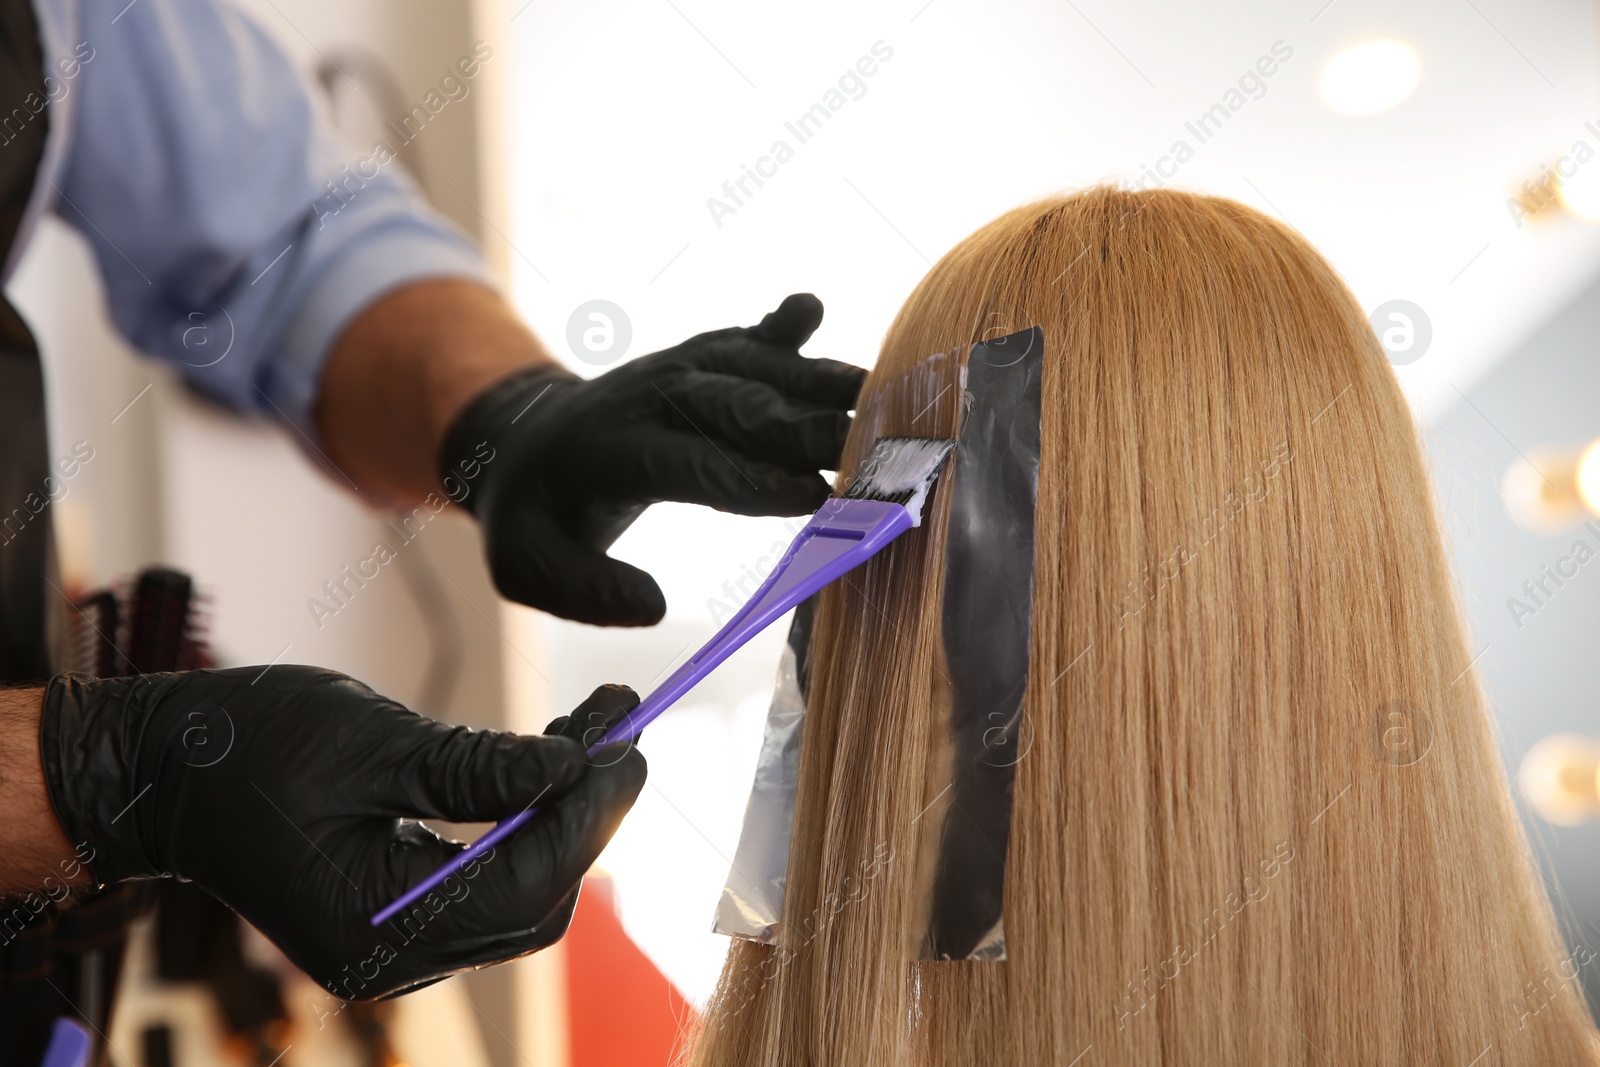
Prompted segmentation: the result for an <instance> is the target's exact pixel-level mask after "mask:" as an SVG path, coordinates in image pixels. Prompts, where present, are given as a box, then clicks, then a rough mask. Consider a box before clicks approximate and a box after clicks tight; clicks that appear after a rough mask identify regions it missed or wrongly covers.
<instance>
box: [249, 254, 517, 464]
mask: <svg viewBox="0 0 1600 1067" xmlns="http://www.w3.org/2000/svg"><path fill="white" fill-rule="evenodd" d="M424 278H468V279H471V280H473V281H478V282H482V283H483V284H484V285H488V286H491V287H493V285H494V282H493V280H492V279H491V278H490V276H489V270H488V267H487V266H486V265H485V264H484V262H483V257H482V256H481V255H480V254H479V253H478V251H477V249H476V248H474V247H473V246H472V245H471V244H470V243H468V242H467V241H466V239H465V238H462V239H459V240H453V239H452V238H451V237H447V236H445V235H444V234H441V233H439V232H438V231H428V232H419V231H414V230H413V231H407V230H400V231H396V232H390V233H385V234H374V235H372V236H370V237H368V238H366V239H365V240H362V241H361V242H359V243H358V244H356V245H354V246H353V247H351V248H350V249H348V250H347V251H345V252H344V253H343V254H341V255H339V256H338V257H336V258H335V259H334V260H333V261H332V262H330V263H328V264H326V265H325V266H324V268H323V270H322V272H321V276H320V277H319V278H318V279H317V280H316V282H315V283H314V285H313V286H312V288H311V291H310V293H309V294H308V295H307V296H306V298H305V300H304V301H303V302H302V303H301V305H300V310H299V311H298V312H297V313H296V314H295V317H294V319H293V320H292V321H291V322H290V323H289V326H288V329H287V330H286V331H285V333H284V336H283V342H282V349H281V351H282V353H283V358H282V359H281V360H280V361H279V362H277V363H276V364H275V365H274V366H273V367H272V368H271V374H270V378H269V381H268V382H267V383H266V384H265V386H264V390H263V391H264V392H265V393H266V395H267V396H268V397H269V399H270V400H271V401H272V404H273V406H274V407H276V408H277V411H278V414H279V415H281V416H282V417H283V418H285V419H287V420H288V422H289V423H290V424H291V425H292V426H293V427H294V428H295V429H297V430H299V431H300V433H301V434H302V435H303V436H304V438H305V440H306V441H307V442H308V443H310V444H311V446H312V448H314V449H315V450H316V451H317V452H318V453H321V451H322V439H321V436H320V434H318V432H317V428H316V425H315V423H314V421H313V419H312V414H311V408H312V405H313V404H314V403H315V402H316V398H317V391H318V389H319V387H320V384H321V381H322V367H323V364H324V363H326V362H327V359H328V355H329V353H330V352H331V351H332V349H333V344H334V342H335V341H337V340H338V338H339V335H340V334H341V333H342V332H343V331H344V328H345V327H346V326H348V325H349V324H350V322H351V320H352V319H354V318H355V317H356V316H357V315H358V314H360V312H361V311H363V310H364V309H365V308H366V307H367V306H368V305H369V304H371V303H372V302H373V301H375V300H377V299H378V298H379V297H381V296H384V295H385V294H387V293H389V292H390V291H392V290H394V289H398V288H400V287H401V286H403V285H406V284H408V283H410V282H415V281H421V280H422V279H424ZM320 458H321V459H322V461H323V462H324V463H327V462H330V461H328V460H327V458H326V456H322V457H320Z"/></svg>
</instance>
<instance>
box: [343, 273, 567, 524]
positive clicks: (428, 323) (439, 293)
mask: <svg viewBox="0 0 1600 1067" xmlns="http://www.w3.org/2000/svg"><path fill="white" fill-rule="evenodd" d="M553 365H554V360H553V359H552V358H551V356H550V354H549V352H547V351H546V350H545V348H544V346H543V345H542V344H541V343H540V341H539V339H538V338H537V337H535V336H534V334H533V333H532V331H530V330H529V329H528V328H527V326H525V325H524V324H523V323H522V321H521V320H520V319H519V318H518V317H517V315H516V313H515V312H514V311H513V310H512V309H511V307H510V306H509V305H508V304H507V303H506V302H505V300H504V298H502V297H501V296H500V294H499V293H497V292H495V291H494V290H493V289H490V288H488V287H487V286H484V285H482V284H480V283H478V282H475V281H467V280H464V279H458V278H434V279H427V280H422V281H418V282H414V283H412V284H410V285H406V286H402V287H401V288H399V289H396V290H395V291H394V292H392V293H389V294H387V295H385V296H382V297H380V298H379V299H377V300H375V301H373V302H372V304H370V305H369V306H368V307H366V308H365V309H363V310H362V311H361V312H360V313H359V314H358V315H357V316H356V318H355V319H354V320H353V321H352V322H351V324H350V325H349V326H347V327H346V328H345V330H344V332H343V333H342V334H341V335H340V337H339V339H338V340H337V341H336V342H335V343H334V346H333V349H332V351H331V352H330V353H329V355H328V359H327V362H326V363H325V364H324V366H323V370H322V379H321V382H320V384H319V388H318V394H317V402H316V406H315V409H314V417H315V419H316V423H317V428H318V430H319V431H320V433H321V435H322V437H323V439H324V441H325V442H326V445H327V450H328V453H329V456H330V458H331V460H332V462H333V463H334V464H335V465H336V466H337V467H338V468H339V469H340V470H341V471H344V472H345V473H346V474H347V476H348V477H350V478H352V479H353V480H354V481H356V482H357V483H358V484H360V485H361V486H363V487H364V488H365V489H368V490H371V491H374V492H377V493H379V494H381V495H389V496H393V497H396V498H397V499H400V500H420V499H422V498H423V497H425V496H426V495H428V494H429V493H430V492H433V491H435V490H436V489H437V488H438V482H439V470H438V456H439V450H440V447H441V444H442V442H443V440H444V437H445V434H446V432H447V430H448V429H449V428H450V426H452V425H453V424H454V423H455V422H456V420H457V418H458V417H459V416H460V414H461V412H462V411H463V409H465V408H466V407H467V406H468V405H469V404H471V402H472V401H473V399H474V398H476V397H477V396H479V395H480V394H482V393H483V391H484V390H486V389H488V388H490V387H492V386H493V385H494V384H495V383H496V382H499V381H501V380H503V379H504V378H506V377H507V376H509V375H513V374H516V373H518V372H519V371H521V370H523V369H525V368H529V367H536V366H553Z"/></svg>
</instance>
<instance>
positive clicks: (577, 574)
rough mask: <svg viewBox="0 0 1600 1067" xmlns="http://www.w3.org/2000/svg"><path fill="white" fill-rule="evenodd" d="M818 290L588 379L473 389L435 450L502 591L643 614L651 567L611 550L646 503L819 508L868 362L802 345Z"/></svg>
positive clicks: (653, 592) (764, 511) (611, 612)
mask: <svg viewBox="0 0 1600 1067" xmlns="http://www.w3.org/2000/svg"><path fill="white" fill-rule="evenodd" d="M821 321H822V302H821V301H819V300H818V299H817V298H816V297H814V296H812V295H810V294H809V293H801V294H796V295H794V296H791V297H788V298H787V299H785V300H784V302H783V303H782V304H781V305H780V306H779V307H778V310H776V311H774V312H772V313H771V314H770V315H768V316H767V317H766V318H764V319H762V320H761V324H760V325H759V326H751V327H740V328H734V329H728V330H718V331H716V332H714V333H703V334H700V335H699V336H697V337H691V338H690V339H689V340H687V341H685V342H684V343H683V344H681V345H678V346H677V347H676V348H669V349H667V350H666V351H664V352H657V353H655V354H654V355H649V356H643V357H641V358H639V359H636V360H633V361H631V362H629V363H625V364H623V365H622V366H620V367H618V368H617V369H615V370H612V371H609V372H607V373H605V374H602V375H600V376H599V377H597V378H593V379H590V380H587V381H585V380H584V379H582V378H578V377H576V376H575V375H573V374H571V373H570V372H568V371H566V370H563V369H562V368H560V367H552V366H543V367H537V368H534V369H531V370H528V371H525V372H522V373H520V374H518V375H515V376H513V377H512V378H509V379H507V380H505V381H503V382H501V383H499V384H497V385H495V386H492V387H491V388H490V389H489V390H488V391H487V392H485V393H484V394H483V395H481V396H479V397H478V398H477V399H476V400H474V401H473V402H472V403H471V404H469V405H467V408H466V410H465V411H463V412H462V414H461V415H459V416H457V418H456V421H455V423H454V424H453V425H452V427H451V428H450V431H449V433H448V434H447V435H446V437H445V442H444V446H443V448H442V449H441V451H440V470H441V473H442V475H443V476H444V477H445V479H446V487H447V488H449V487H450V485H452V484H459V485H466V486H468V492H467V495H466V496H465V497H464V498H463V497H462V496H460V495H459V493H456V492H452V493H451V496H452V498H453V499H456V500H458V501H459V502H460V503H462V504H464V505H465V506H466V507H467V508H468V510H470V511H472V513H473V514H474V515H476V516H477V517H478V520H479V522H480V523H481V524H482V527H483V536H484V541H485V546H486V548H487V551H488V557H489V569H490V571H491V572H492V573H493V575H494V580H495V585H496V586H498V587H499V589H500V592H501V593H503V594H504V595H505V596H507V597H509V598H510V599H512V600H516V601H520V602H521V603H524V604H527V605H530V606H532V607H535V608H539V609H541V610H543V611H548V612H550V613H551V614H553V615H560V616H562V617H564V618H568V619H576V620H578V621H579V622H587V623H597V624H601V625H611V626H643V625H649V624H651V623H654V622H657V621H659V620H660V619H661V617H662V615H663V614H664V613H665V612H666V600H665V599H664V598H663V596H662V594H661V588H660V587H659V586H658V585H656V583H655V580H654V579H652V578H651V577H650V575H648V574H646V573H645V572H644V571H641V570H639V569H638V568H637V567H630V566H629V565H628V564H626V563H621V562H618V561H617V560H614V559H611V558H610V557H609V556H607V555H606V549H607V548H609V547H610V546H611V544H612V542H614V541H615V540H616V539H617V537H618V536H620V535H621V533H622V531H623V530H625V529H627V528H628V526H629V524H631V523H632V522H633V520H634V519H636V518H638V517H639V515H640V513H641V512H643V511H644V509H645V508H647V507H649V506H650V505H651V504H655V503H658V502H660V501H663V500H678V501H684V502H687V503H692V504H707V505H709V506H711V507H714V508H717V509H719V510H721V511H730V512H733V513H735V514H739V515H800V514H804V513H805V512H807V511H813V510H815V509H816V508H818V507H820V506H821V505H822V502H823V501H824V500H825V499H827V497H828V493H829V487H828V483H827V482H826V481H824V480H823V479H822V477H821V476H820V475H819V474H818V473H817V472H818V471H819V470H823V469H828V470H831V469H835V468H837V466H838V463H839V455H840V452H841V450H842V449H843V447H844V438H845V433H846V432H847V431H848V430H849V428H850V417H849V415H848V414H847V412H849V411H850V410H851V409H852V408H853V407H854V406H855V402H856V395H857V394H858V393H859V392H860V391H861V383H862V380H863V379H864V377H865V375H866V372H865V371H863V370H861V369H860V368H858V367H852V366H850V365H849V364H846V363H839V362H835V361H834V360H828V359H807V358H805V357H803V356H801V355H800V352H799V349H800V346H801V345H803V344H805V342H806V340H807V339H808V338H810V336H811V334H812V333H813V332H814V331H815V330H816V328H817V326H818V324H819V323H821Z"/></svg>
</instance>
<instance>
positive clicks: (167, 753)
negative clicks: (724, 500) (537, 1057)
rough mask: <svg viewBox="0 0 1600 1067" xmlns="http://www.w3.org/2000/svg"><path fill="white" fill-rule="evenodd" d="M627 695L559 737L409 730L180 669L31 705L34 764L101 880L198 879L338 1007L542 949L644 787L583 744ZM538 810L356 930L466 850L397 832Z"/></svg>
mask: <svg viewBox="0 0 1600 1067" xmlns="http://www.w3.org/2000/svg"><path fill="white" fill-rule="evenodd" d="M637 703H638V698H637V697H636V696H635V695H634V694H633V691H632V690H630V689H627V688H624V687H621V686H604V687H602V688H600V689H597V690H595V692H594V694H593V695H592V696H590V697H589V699H588V700H586V701H585V702H584V703H583V704H582V705H581V706H580V707H579V708H578V709H577V711H576V712H574V714H573V716H572V717H571V719H570V720H558V721H557V722H556V723H553V724H552V727H553V728H556V729H558V730H559V731H560V733H561V734H562V735H563V736H547V737H521V736H518V735H515V734H508V733H500V732H496V731H488V730H484V731H474V730H469V729H467V728H466V727H460V726H456V727H452V726H446V725H445V724H443V723H440V722H435V721H433V720H431V719H426V718H423V717H422V716H420V715H417V714H415V713H413V712H410V711H407V710H406V709H405V708H403V707H401V706H400V705H398V704H396V703H394V702H393V701H391V700H386V699H384V698H383V697H380V696H378V695H377V694H376V693H374V692H373V691H372V690H370V689H368V688H367V687H366V686H364V685H362V684H361V683H359V682H356V681H354V680H352V679H350V678H347V677H345V676H344V675H342V674H338V673H335V672H334V671H327V670H322V669H320V668H316V667H294V666H275V667H272V668H270V669H268V670H266V671H264V672H263V671H262V670H261V669H260V668H258V667H251V668H243V669H236V670H215V671H188V672H184V673H178V674H151V675H143V676H139V677H133V678H111V679H102V680H95V679H90V678H87V677H84V676H81V675H61V676H59V677H57V678H55V679H54V680H52V681H51V682H50V685H49V687H48V688H47V689H46V691H45V698H44V706H43V711H42V715H41V718H40V728H39V733H40V750H41V754H42V756H43V762H44V773H45V782H46V785H47V787H48V789H49V793H50V801H51V803H52V804H53V805H54V807H55V811H56V814H57V816H58V817H59V819H60V821H61V825H62V828H63V829H64V830H65V831H66V833H67V835H68V838H69V840H72V841H74V842H85V843H87V845H88V846H89V848H91V849H93V855H92V858H91V859H90V861H89V868H90V872H91V874H92V875H93V876H94V878H95V879H96V880H97V881H99V882H102V883H110V882H119V881H122V880H124V879H129V878H142V877H151V876H159V875H177V876H179V877H181V878H185V879H189V880H191V881H193V882H196V883H198V884H199V885H200V886H202V887H204V888H205V889H206V890H208V891H209V892H211V893H212V894H213V895H214V896H216V897H218V898H219V899H221V900H222V901H224V902H225V903H227V904H228V905H229V906H230V907H232V908H233V909H234V910H235V911H237V912H238V913H239V914H240V915H243V916H244V917H245V918H246V919H247V920H249V921H250V923H251V924H252V925H254V926H255V927H256V928H257V929H259V930H260V931H261V932H262V933H264V934H265V935H266V936H267V937H269V938H270V939H271V940H272V941H273V942H274V943H275V944H277V946H278V947H279V948H281V949H282V950H283V951H284V953H285V954H286V955H287V956H288V957H289V958H290V959H291V960H293V961H294V962H295V963H296V964H297V965H298V966H299V967H300V968H301V969H302V970H304V971H305V972H306V973H307V974H309V975H310V976H311V977H312V978H314V979H315V980H316V981H317V982H318V983H319V984H321V985H322V986H324V987H325V988H327V989H329V990H330V991H331V992H334V993H336V994H337V995H339V996H341V997H345V998H346V999H360V1000H366V999H371V998H374V997H379V996H383V995H386V994H389V993H394V992H397V991H401V990H404V989H407V988H409V987H412V986H416V985H419V984H422V983H425V982H427V981H429V980H432V979H435V978H438V977H441V976H443V975H447V974H450V973H452V972H454V971H458V970H462V969H463V968H467V967H471V966H475V965H480V964H485V963H491V962H496V961H500V960H506V959H511V958H512V957H515V956H520V955H524V954H526V953H529V952H533V951H535V950H537V949H541V948H544V947H545V946H547V945H549V944H551V943H552V942H554V941H555V940H556V939H557V938H559V937H560V936H561V935H562V934H563V933H564V932H565V931H566V927H567V923H568V922H569V921H570V919H571V917H572V906H573V902H574V901H575V899H576V893H575V890H576V888H577V886H578V881H579V879H580V878H581V877H582V876H583V873H584V872H585V871H586V870H588V868H589V865H590V863H592V862H593V861H594V858H595V857H596V856H597V855H599V853H600V850H601V848H602V847H603V846H604V845H605V843H606V841H607V840H608V839H609V838H610V837H611V834H612V832H613V831H614V830H615V829H616V828H617V824H618V823H619V822H620V821H621V819H622V817H623V815H624V814H625V813H626V812H627V811H628V808H629V807H630V806H631V805H632V804H633V801H634V798H635V797H637V796H638V794H639V790H640V789H641V788H642V787H643V785H644V778H645V763H644V758H643V757H642V756H641V755H640V754H639V753H638V752H637V751H636V750H633V749H631V747H630V748H626V749H618V748H612V749H606V750H604V751H602V752H600V753H598V754H597V755H596V756H595V758H594V760H593V761H592V765H591V761H589V760H588V759H586V758H585V756H584V748H583V746H582V744H581V743H580V742H579V741H578V740H577V739H578V738H579V737H581V736H582V735H583V734H585V733H590V734H593V733H594V731H595V729H596V728H597V727H600V728H604V727H605V726H608V725H609V724H610V723H612V722H615V721H617V720H618V719H620V718H621V717H622V716H624V715H625V714H627V712H629V711H630V710H632V708H633V707H634V705H635V704H637ZM534 803H537V804H538V806H539V814H538V815H537V816H536V817H535V818H534V820H533V821H532V822H530V823H529V824H528V825H527V826H525V827H524V828H523V829H521V830H520V831H519V832H518V833H517V834H515V835H514V836H512V837H511V838H510V839H509V840H508V841H506V842H504V843H503V844H501V845H500V847H499V848H497V849H495V850H494V851H493V852H491V853H489V854H488V856H489V858H487V859H485V860H480V861H479V862H478V863H476V864H471V865H469V866H467V867H466V868H464V869H463V871H462V873H461V874H460V875H457V876H455V877H452V878H450V879H447V880H446V881H445V882H444V884H443V885H441V886H440V887H439V889H438V890H436V891H435V892H434V893H433V894H430V895H429V896H427V897H424V898H423V899H422V901H420V902H419V903H418V904H417V905H416V906H415V907H414V908H413V909H412V911H411V912H409V913H408V915H407V916H406V917H402V918H397V919H395V920H394V921H392V922H390V923H388V924H386V925H384V926H383V927H380V928H378V929H373V928H372V927H371V926H370V925H368V920H369V919H370V917H371V916H372V915H373V914H374V913H375V912H376V911H378V909H380V908H381V907H383V906H384V905H386V904H388V903H389V902H390V901H392V900H394V899H395V897H397V896H398V895H399V894H400V893H401V892H402V891H404V890H406V889H408V888H410V887H411V886H412V885H414V884H416V883H417V882H418V881H420V880H421V879H422V878H423V877H424V876H426V875H428V874H430V873H431V872H432V871H433V870H435V869H436V868H438V867H439V866H441V865H442V864H444V863H445V862H446V861H447V860H449V859H450V858H451V857H452V856H454V855H455V854H456V853H457V852H459V851H460V850H461V849H462V847H463V846H461V845H459V844H456V843H454V842H451V841H446V840H443V839H442V838H440V837H439V836H437V835H436V834H434V833H433V832H432V831H430V830H428V829H427V828H426V827H424V826H422V825H421V824H420V823H417V822H412V821H409V820H413V819H418V818H424V817H425V818H435V819H448V820H452V821H458V822H470V821H489V820H498V819H500V818H503V817H505V816H509V815H512V814H514V813H516V812H518V811H520V810H522V809H523V808H525V807H527V806H528V805H530V804H534Z"/></svg>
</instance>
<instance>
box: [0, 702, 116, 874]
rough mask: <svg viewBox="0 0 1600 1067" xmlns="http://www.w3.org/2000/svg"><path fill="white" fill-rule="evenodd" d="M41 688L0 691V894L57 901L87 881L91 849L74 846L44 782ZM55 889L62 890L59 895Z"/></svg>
mask: <svg viewBox="0 0 1600 1067" xmlns="http://www.w3.org/2000/svg"><path fill="white" fill-rule="evenodd" d="M44 693H45V690H44V689H43V688H38V687H28V688H19V689H4V690H0V812H4V813H5V818H4V819H0V895H10V894H38V895H40V896H43V897H45V898H47V899H51V900H59V899H60V898H61V897H62V896H65V894H66V890H65V888H64V886H66V885H74V884H81V883H85V882H87V881H89V872H88V870H87V869H86V868H85V867H84V863H85V862H86V861H87V860H88V859H89V858H91V857H92V855H93V850H92V849H91V848H89V847H88V846H87V845H86V844H80V845H79V846H76V847H75V846H74V845H73V843H72V841H71V839H70V838H69V837H68V835H67V832H66V831H65V830H64V829H63V828H62V823H61V820H60V818H59V817H58V816H57V813H56V811H55V808H54V806H53V805H52V803H51V799H50V794H49V790H48V789H47V787H46V784H45V773H44V762H43V759H42V753H41V733H40V725H41V714H42V709H43V704H44ZM57 887H62V888H60V890H59V893H58V892H57V891H56V889H57Z"/></svg>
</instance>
